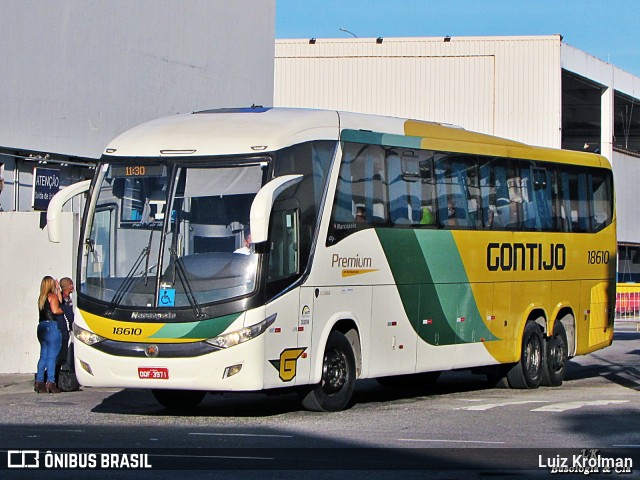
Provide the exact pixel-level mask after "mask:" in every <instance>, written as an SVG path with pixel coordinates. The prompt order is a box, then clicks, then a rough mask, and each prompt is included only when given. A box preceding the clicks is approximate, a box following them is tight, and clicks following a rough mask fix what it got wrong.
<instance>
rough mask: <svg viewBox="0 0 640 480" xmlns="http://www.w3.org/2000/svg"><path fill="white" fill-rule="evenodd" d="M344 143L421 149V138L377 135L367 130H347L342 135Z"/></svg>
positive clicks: (389, 134) (388, 134)
mask: <svg viewBox="0 0 640 480" xmlns="http://www.w3.org/2000/svg"><path fill="white" fill-rule="evenodd" d="M340 140H342V141H343V142H354V143H366V144H369V145H386V146H390V147H406V148H420V142H421V141H422V138H420V137H407V136H404V135H394V134H391V133H377V132H369V131H366V130H348V129H345V130H343V131H342V134H341V135H340Z"/></svg>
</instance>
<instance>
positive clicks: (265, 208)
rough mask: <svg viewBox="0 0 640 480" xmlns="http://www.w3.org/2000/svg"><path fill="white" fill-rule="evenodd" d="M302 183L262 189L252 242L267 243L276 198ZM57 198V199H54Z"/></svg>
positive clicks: (296, 178)
mask: <svg viewBox="0 0 640 480" xmlns="http://www.w3.org/2000/svg"><path fill="white" fill-rule="evenodd" d="M301 181H302V175H285V176H283V177H277V178H274V179H273V180H271V181H270V182H269V183H267V184H266V185H265V186H264V187H262V188H261V189H260V190H259V191H258V193H257V194H256V197H255V198H254V199H253V203H252V204H251V213H250V214H249V224H250V230H251V242H252V243H262V242H266V241H267V238H268V236H269V218H270V217H271V209H272V208H273V202H274V201H275V199H276V197H277V196H278V195H280V193H282V191H283V190H284V189H285V188H288V187H290V186H292V185H295V184H296V183H300V182H301ZM54 198H55V197H54Z"/></svg>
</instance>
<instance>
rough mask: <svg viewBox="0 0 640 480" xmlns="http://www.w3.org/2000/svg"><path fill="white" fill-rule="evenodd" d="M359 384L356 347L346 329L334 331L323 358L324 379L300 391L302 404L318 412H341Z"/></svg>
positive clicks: (328, 340)
mask: <svg viewBox="0 0 640 480" xmlns="http://www.w3.org/2000/svg"><path fill="white" fill-rule="evenodd" d="M355 384H356V360H355V356H354V354H353V348H352V347H351V344H350V343H349V340H347V337H345V336H344V335H343V334H342V333H340V332H338V331H335V330H334V331H333V332H331V334H330V335H329V338H328V339H327V346H326V347H325V350H324V357H323V360H322V380H321V381H320V383H319V384H318V385H315V386H314V387H313V388H311V389H306V390H303V391H301V392H300V397H301V401H302V406H303V407H304V408H306V409H307V410H311V411H314V412H338V411H340V410H344V409H345V408H346V407H347V405H349V402H350V401H351V395H353V389H354V387H355Z"/></svg>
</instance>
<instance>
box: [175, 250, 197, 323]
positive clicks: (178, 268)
mask: <svg viewBox="0 0 640 480" xmlns="http://www.w3.org/2000/svg"><path fill="white" fill-rule="evenodd" d="M169 252H170V253H171V261H172V262H173V279H172V283H173V284H174V285H175V283H176V272H177V273H178V278H179V279H180V283H182V288H184V293H185V295H186V296H187V300H189V305H191V308H192V309H193V313H194V315H195V316H196V317H198V318H204V316H205V314H204V313H202V309H201V308H200V305H198V301H197V300H196V297H195V295H194V294H193V288H191V283H190V282H189V279H188V278H187V272H186V271H185V269H184V266H183V265H182V258H180V257H178V252H177V250H176V248H175V247H174V246H173V245H171V246H170V247H169Z"/></svg>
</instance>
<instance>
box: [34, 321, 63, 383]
mask: <svg viewBox="0 0 640 480" xmlns="http://www.w3.org/2000/svg"><path fill="white" fill-rule="evenodd" d="M38 341H39V342H40V358H39V359H38V372H37V373H36V381H38V382H44V381H45V371H46V377H47V378H46V380H47V382H54V383H55V381H56V379H55V375H56V358H57V357H58V353H60V347H61V346H62V333H60V329H59V328H58V324H57V322H54V321H44V322H40V323H39V324H38Z"/></svg>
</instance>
